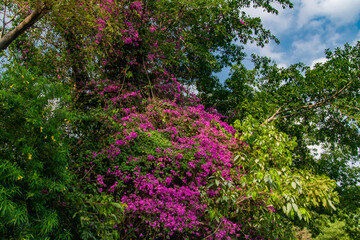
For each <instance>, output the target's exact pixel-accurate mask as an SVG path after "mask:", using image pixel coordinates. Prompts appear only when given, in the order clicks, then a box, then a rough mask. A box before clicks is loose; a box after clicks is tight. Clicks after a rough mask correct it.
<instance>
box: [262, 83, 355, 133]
mask: <svg viewBox="0 0 360 240" xmlns="http://www.w3.org/2000/svg"><path fill="white" fill-rule="evenodd" d="M353 82H354V79H352V80H351V81H350V82H348V83H347V84H346V85H345V86H344V87H343V88H341V89H340V90H338V91H336V92H335V93H334V94H333V95H332V96H331V97H329V98H327V97H326V96H325V98H324V100H322V101H320V102H317V103H314V104H311V105H302V106H300V107H297V108H295V109H294V112H293V113H291V114H289V115H285V116H281V117H280V118H288V117H293V116H296V115H299V114H301V113H305V112H308V111H310V110H311V109H313V108H317V107H320V106H322V105H324V104H326V103H328V102H329V101H331V100H333V99H335V98H336V97H338V96H339V95H341V94H342V93H343V92H344V91H345V90H346V89H347V88H348V87H349V86H350V85H351V84H352V83H353ZM284 106H285V105H284ZM281 109H282V107H280V108H279V109H278V110H276V112H275V113H274V114H273V115H272V116H271V117H270V118H268V119H266V120H265V122H264V123H263V124H261V126H264V124H266V123H270V122H272V121H274V120H276V119H278V118H279V117H277V116H278V115H280V114H283V113H286V112H289V111H291V110H292V109H290V108H289V109H285V110H283V111H280V110H281ZM301 109H306V110H305V111H304V112H296V111H298V110H301Z"/></svg>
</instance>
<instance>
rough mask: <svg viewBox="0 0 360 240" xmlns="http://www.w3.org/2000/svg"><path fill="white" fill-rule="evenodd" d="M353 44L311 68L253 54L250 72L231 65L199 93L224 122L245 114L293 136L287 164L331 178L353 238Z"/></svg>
mask: <svg viewBox="0 0 360 240" xmlns="http://www.w3.org/2000/svg"><path fill="white" fill-rule="evenodd" d="M359 47H360V44H359V43H358V44H356V45H355V46H350V45H348V44H346V45H345V46H344V48H342V49H340V48H338V49H336V50H335V51H334V52H331V51H330V50H327V51H326V53H327V58H328V59H327V61H326V62H325V63H324V64H317V65H316V66H315V67H314V69H310V68H309V67H307V66H305V65H304V64H301V63H299V64H294V65H291V66H290V67H289V68H286V69H285V68H279V67H277V65H276V64H273V63H272V62H271V61H270V59H268V58H258V57H254V63H255V68H254V69H253V70H247V69H245V68H244V66H241V65H239V66H234V68H233V73H232V75H231V76H230V78H229V79H228V80H226V82H225V86H224V87H220V88H218V89H217V90H216V91H215V92H213V94H212V95H209V93H206V92H204V93H201V94H202V95H201V98H202V99H203V101H205V102H207V103H208V104H209V106H217V107H218V108H217V109H218V110H219V111H220V112H221V113H223V114H225V115H228V116H230V118H229V119H228V121H229V122H232V121H234V119H246V118H248V117H249V116H251V117H253V118H255V119H257V121H259V122H261V125H262V126H265V125H266V124H268V123H274V124H275V127H276V128H277V129H278V130H279V131H281V132H283V133H286V134H287V135H289V137H290V139H296V141H297V147H296V148H295V152H294V161H293V165H294V166H296V167H297V168H298V169H310V170H312V171H314V172H317V173H319V174H325V175H327V176H329V177H330V178H332V179H334V180H336V181H337V185H338V187H337V191H338V192H339V194H340V202H341V204H340V206H341V207H340V210H339V211H338V213H339V215H340V216H341V217H340V219H342V218H343V217H346V216H347V217H346V218H348V219H349V222H352V224H351V227H350V225H349V226H348V227H349V231H350V228H351V229H352V232H353V235H352V237H354V238H357V235H356V234H358V230H356V229H358V224H357V223H355V219H356V217H355V216H358V213H357V212H358V210H357V209H358V208H359V205H358V201H356V200H355V199H354V198H351V197H350V198H349V196H354V197H356V196H358V194H359V188H358V186H356V183H357V182H358V180H359V168H358V167H353V165H352V164H354V163H355V162H357V158H358V155H359V142H360V141H359V140H360V139H359V137H360V134H359V131H358V126H359V92H358V88H359V84H360V82H359ZM311 146H321V148H322V149H323V152H322V154H321V155H319V156H318V157H317V158H316V157H314V155H313V154H312V153H311V149H310V148H311ZM350 206H351V207H350ZM345 209H346V210H345ZM343 210H345V212H347V213H345V212H344V211H343ZM350 216H351V217H350ZM350 219H352V220H350ZM356 232H357V233H356Z"/></svg>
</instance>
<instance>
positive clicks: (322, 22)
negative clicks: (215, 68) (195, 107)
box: [219, 0, 360, 79]
mask: <svg viewBox="0 0 360 240" xmlns="http://www.w3.org/2000/svg"><path fill="white" fill-rule="evenodd" d="M292 2H293V3H294V8H292V9H289V8H286V9H282V8H281V6H280V5H278V4H273V5H274V6H275V7H276V8H277V9H278V10H279V15H274V14H269V13H267V12H263V10H262V9H248V10H246V12H247V13H248V14H249V15H250V16H254V17H260V18H261V19H262V22H263V25H264V26H265V28H267V29H270V30H271V32H272V33H273V34H274V35H275V36H276V37H277V38H278V39H279V40H280V44H279V45H277V44H276V43H275V42H271V43H270V44H268V45H266V46H265V47H264V48H260V47H258V46H256V45H247V46H245V52H246V53H247V54H248V56H250V55H251V54H252V53H255V54H257V55H260V56H268V57H270V58H272V59H273V60H275V61H276V63H277V64H278V65H279V66H282V67H287V66H289V65H291V64H294V63H298V62H303V63H305V64H306V65H308V66H313V65H314V64H315V63H316V62H323V61H324V60H325V49H328V48H330V49H334V48H337V47H342V46H343V45H344V44H345V43H349V44H351V45H355V44H356V43H357V41H360V0H293V1H292ZM245 65H246V66H248V67H250V66H251V64H250V63H248V64H247V63H246V62H245ZM228 72H229V71H228V70H225V71H224V72H222V73H221V74H220V75H219V77H220V79H224V78H226V75H227V74H228Z"/></svg>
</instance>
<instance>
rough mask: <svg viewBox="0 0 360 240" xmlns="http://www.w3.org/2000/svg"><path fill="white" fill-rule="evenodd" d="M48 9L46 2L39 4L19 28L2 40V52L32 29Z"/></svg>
mask: <svg viewBox="0 0 360 240" xmlns="http://www.w3.org/2000/svg"><path fill="white" fill-rule="evenodd" d="M47 11H48V9H47V8H46V5H45V3H44V2H39V3H38V5H37V6H36V9H35V10H34V11H33V12H32V13H31V14H30V15H29V16H27V17H26V18H25V19H24V20H23V21H22V22H21V23H20V24H19V25H18V26H16V27H15V28H14V29H13V30H12V31H10V32H8V33H6V34H5V35H4V36H3V37H1V39H0V51H3V50H5V49H6V48H7V47H8V46H9V45H10V44H11V43H12V42H13V41H14V40H15V39H16V38H17V37H18V36H20V35H21V34H23V33H24V32H25V31H26V30H28V29H29V28H30V27H32V26H33V25H34V24H35V23H36V22H37V21H39V20H40V19H41V18H42V17H43V16H44V15H45V14H46V13H47Z"/></svg>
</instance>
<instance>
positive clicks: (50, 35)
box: [0, 0, 358, 239]
mask: <svg viewBox="0 0 360 240" xmlns="http://www.w3.org/2000/svg"><path fill="white" fill-rule="evenodd" d="M270 2H277V3H280V4H281V5H282V6H283V7H284V8H285V7H287V6H289V7H291V6H292V4H291V2H290V1H288V0H278V1H256V0H253V1H240V0H234V1H225V0H199V1H188V0H182V1H167V0H159V1H155V0H143V1H133V0H125V1H119V0H90V1H65V0H64V1H52V0H50V1H16V2H14V3H13V5H12V7H13V10H11V11H12V13H14V12H16V10H20V12H19V15H17V17H16V18H14V19H13V20H14V22H13V23H14V25H13V26H16V24H19V23H20V22H22V21H23V19H24V18H25V17H26V16H28V15H29V11H30V9H34V8H36V7H37V6H38V5H36V4H35V3H42V4H43V5H42V6H47V7H48V9H47V11H46V14H44V15H42V16H41V18H39V19H37V20H36V21H35V22H34V25H31V26H30V27H29V28H28V31H26V32H24V33H23V34H22V35H19V36H17V37H16V38H15V39H13V43H12V44H11V45H10V47H9V49H8V52H7V54H8V56H9V61H13V62H17V61H18V62H21V63H22V66H19V65H15V66H14V69H13V70H11V71H10V70H9V71H8V73H7V75H5V77H4V80H3V82H4V84H5V83H6V82H7V81H10V80H11V81H15V80H18V81H20V82H21V79H20V78H19V76H18V75H19V74H22V75H23V76H24V78H26V77H27V76H29V77H30V78H31V76H34V79H35V76H36V79H39V82H37V83H36V84H33V86H32V88H34V91H31V92H30V91H29V89H26V87H27V86H26V84H28V83H27V81H25V80H23V82H22V84H23V85H21V86H22V88H21V89H23V90H24V89H25V90H24V91H23V90H22V91H21V92H14V91H15V90H16V91H17V90H18V88H15V86H17V84H18V83H17V84H14V85H11V84H10V83H7V85H6V84H5V85H4V89H8V88H10V86H12V87H11V89H10V91H3V92H4V93H3V94H4V98H2V99H4V100H3V101H4V104H3V106H2V107H3V108H4V109H8V110H7V112H8V113H7V114H8V116H9V118H11V119H12V120H14V121H15V120H19V119H25V121H23V122H26V124H25V125H21V124H20V123H19V126H20V127H17V128H16V129H13V128H11V122H10V121H6V120H5V119H4V120H2V122H4V123H6V125H4V126H5V127H3V128H2V131H3V132H4V136H5V135H9V136H10V135H11V136H12V137H11V138H10V139H13V140H14V141H13V142H14V143H13V146H12V149H18V151H15V150H14V151H13V152H11V151H10V148H7V147H8V145H6V142H5V141H4V140H2V142H4V144H5V145H4V146H2V147H1V148H2V149H5V150H6V154H7V155H6V157H7V158H6V159H8V160H7V161H8V162H9V163H11V164H13V165H14V167H13V168H14V169H15V168H16V169H17V170H16V171H18V172H21V174H25V173H26V174H28V175H29V176H30V175H31V174H33V173H36V174H37V176H39V177H38V178H39V179H51V181H50V180H46V181H45V180H44V181H40V180H39V181H36V182H34V181H33V179H32V178H28V177H27V178H26V180H21V179H19V180H17V179H16V180H15V179H14V180H13V181H12V182H10V183H8V185H4V189H11V188H13V187H17V185H16V184H19V183H22V182H25V183H26V184H25V185H23V186H21V187H22V188H19V189H21V191H20V190H19V191H20V193H19V196H25V195H26V194H28V193H30V195H31V194H34V195H33V196H34V201H33V202H32V197H33V196H32V195H31V197H30V198H28V199H26V198H19V197H18V196H17V195H16V196H15V192H13V193H12V194H13V195H4V198H5V197H6V198H7V199H9V201H12V202H13V203H12V204H23V203H24V202H26V203H28V202H31V204H34V206H35V205H36V204H39V203H41V204H40V206H43V208H34V207H32V205H31V204H29V205H26V206H27V207H28V208H29V209H31V211H30V210H29V211H28V212H26V211H25V212H24V213H27V214H28V215H27V216H28V217H27V219H29V221H28V222H29V223H32V222H34V224H33V225H29V226H28V225H23V224H20V223H19V224H17V225H16V224H15V225H14V228H9V230H5V229H7V226H8V225H9V224H10V223H9V221H10V220H9V219H8V218H7V216H6V214H5V215H4V214H3V215H1V216H2V219H1V220H2V221H4V223H2V228H3V229H4V230H3V231H4V232H5V231H6V232H5V233H6V234H7V235H8V236H9V238H10V237H13V238H18V237H19V236H18V235H16V234H23V235H24V236H25V235H26V236H27V237H29V238H46V237H48V238H50V239H51V238H54V236H56V237H57V238H58V237H59V236H60V237H63V238H66V237H67V238H76V239H119V238H121V239H126V238H129V239H133V238H146V239H158V238H168V239H169V238H179V239H183V238H185V239H190V238H191V239H200V238H202V239H232V238H233V239H248V238H252V239H262V238H266V239H289V238H292V237H293V236H294V234H295V231H294V225H301V224H304V223H305V222H309V221H310V218H311V216H312V215H313V213H314V211H315V210H316V211H323V209H327V210H326V211H331V210H333V209H334V208H335V207H334V206H333V205H334V204H333V202H334V203H336V202H337V201H338V198H337V194H336V193H335V192H334V191H333V189H334V188H335V187H336V185H335V182H334V181H332V180H330V179H329V178H328V177H326V176H321V175H320V174H327V175H330V174H329V172H330V170H331V169H332V168H327V167H329V165H326V164H323V165H322V164H320V161H319V164H318V165H314V164H313V163H314V161H312V162H309V164H307V166H303V163H308V162H307V161H306V160H307V159H309V155H308V151H307V149H306V148H305V145H306V144H308V142H307V141H310V142H313V143H315V142H316V141H320V142H321V141H322V142H325V141H329V140H330V143H331V141H334V142H335V141H337V140H338V139H343V138H342V137H343V136H345V135H346V134H350V135H351V134H352V135H351V136H350V135H349V136H348V137H349V138H348V139H347V141H343V142H341V141H340V142H339V145H341V146H343V148H342V150H343V149H348V150H349V151H347V152H346V153H349V154H350V153H351V154H352V153H353V152H354V151H355V150H354V149H356V146H357V145H356V144H355V145H356V146H353V145H351V144H348V143H349V141H348V140H349V139H352V138H353V137H354V136H356V134H354V131H352V129H351V124H352V122H351V121H348V120H349V119H348V118H342V119H341V120H344V124H343V125H342V126H345V127H344V128H343V129H346V131H345V132H343V133H341V132H340V131H337V132H336V133H334V135H328V132H327V131H326V130H324V129H321V128H320V130H323V131H319V132H320V133H321V137H322V138H321V139H316V137H314V136H316V135H315V134H312V133H311V134H310V131H304V130H309V129H311V130H315V129H317V128H315V127H313V125H312V124H311V123H312V122H314V120H311V121H310V122H306V121H305V120H304V121H305V122H306V124H302V125H301V126H298V125H299V124H298V122H302V121H303V118H306V117H308V115H309V114H310V113H314V112H316V111H317V110H318V109H322V110H323V114H322V115H321V114H320V116H321V117H322V118H321V120H324V119H325V120H326V121H328V118H327V117H326V116H328V115H326V114H327V113H328V112H331V113H334V114H335V113H336V114H338V115H336V116H343V115H341V114H344V113H343V112H341V113H338V112H337V110H336V109H332V108H331V107H329V105H330V106H333V105H331V104H332V103H333V102H336V104H338V105H339V104H343V103H345V102H346V101H349V100H350V98H349V97H347V95H346V94H348V92H351V91H350V90H352V88H353V87H354V88H356V84H357V80H358V79H357V78H356V76H357V75H356V74H357V72H355V70H354V72H353V71H352V70H349V71H348V68H349V67H350V69H356V68H354V66H355V65H356V64H355V65H351V64H353V62H351V61H350V63H349V64H350V65H349V64H348V62H349V61H348V62H346V59H347V58H348V57H349V55H351V56H352V55H354V54H355V53H356V49H355V48H354V49H353V48H351V47H348V48H347V50H346V51H347V52H346V54H345V56H343V55H342V54H343V53H342V52H341V51H340V50H339V51H338V52H335V54H329V57H330V58H331V59H334V60H333V61H331V60H330V61H329V64H328V65H324V67H322V66H320V65H318V66H317V68H316V69H314V70H311V71H310V70H308V69H307V68H305V67H304V66H302V65H301V64H298V65H294V66H292V67H291V68H289V69H281V70H279V69H278V68H277V67H276V66H273V65H271V64H270V61H268V60H267V59H260V58H258V59H255V60H254V61H255V63H256V68H255V69H254V70H252V71H247V70H246V69H245V68H243V67H242V66H241V60H242V59H243V57H244V54H243V53H242V47H241V46H240V45H237V44H235V42H240V43H241V44H246V43H247V42H256V43H257V44H258V45H260V46H263V45H264V44H265V43H267V42H268V41H269V40H275V41H276V38H275V36H273V35H271V33H270V32H269V31H267V30H266V29H264V28H263V27H262V25H261V20H260V19H259V18H251V17H250V16H248V15H247V14H246V13H245V12H244V11H243V9H244V7H248V6H250V5H251V4H254V5H256V6H257V7H261V8H263V9H265V10H266V11H268V12H271V13H276V12H277V11H276V9H274V8H273V7H272V5H271V4H270ZM27 4H29V5H27ZM32 4H33V5H32ZM34 4H35V5H34ZM44 4H45V5H44ZM5 5H6V3H5ZM0 6H1V7H4V3H1V4H0ZM9 6H10V5H9ZM342 57H343V58H342ZM338 59H341V63H342V64H340V65H339V66H340V67H342V68H343V69H342V70H343V71H339V72H336V73H334V75H331V78H329V79H330V80H331V81H330V83H331V84H330V83H327V82H326V81H327V79H325V78H324V79H323V81H324V83H323V84H322V83H319V85H316V84H315V85H314V86H313V88H311V87H308V84H307V83H308V82H307V81H310V80H311V79H313V78H314V77H319V76H323V75H324V74H325V73H328V72H329V69H333V68H337V67H338V65H337V63H338V61H337V60H338ZM233 64H236V65H238V66H234V69H235V70H234V73H233V75H232V77H231V78H230V79H229V80H228V81H227V82H226V84H227V85H226V86H225V87H222V86H221V85H220V84H219V83H218V80H217V79H216V77H214V75H213V74H214V73H216V72H219V71H221V69H223V68H224V67H227V66H232V65H233ZM34 66H36V71H35V67H34ZM14 71H15V73H16V72H17V71H20V72H21V73H18V75H16V74H15V75H11V74H14V73H13V72H14ZM303 71H308V72H307V75H306V76H303V74H302V73H303ZM330 72H331V71H330ZM25 73H26V74H25ZM338 75H339V76H341V77H342V79H344V81H343V82H337V79H338V78H337V77H338ZM8 76H13V77H12V78H11V77H8ZM350 77H351V80H349V81H348V82H345V81H346V80H347V79H349V78H350ZM6 79H7V80H6ZM9 79H10V80H9ZM270 79H271V81H270ZM273 79H274V80H273ZM309 79H310V80H309ZM28 82H30V81H28ZM180 82H181V83H185V84H193V83H194V84H195V85H196V87H197V90H198V91H199V92H200V94H199V97H200V98H201V100H202V101H203V102H204V103H205V104H206V105H207V106H214V107H216V108H217V109H218V110H219V111H220V112H221V113H225V114H226V115H229V114H227V113H229V112H233V110H236V111H237V112H236V114H234V115H231V116H230V118H229V119H228V120H229V122H234V120H235V119H240V121H235V124H234V127H235V128H233V127H231V126H230V125H228V123H225V122H223V120H222V116H221V115H220V114H218V113H217V112H216V110H214V109H208V110H205V107H204V106H202V105H199V102H198V98H197V97H195V96H193V95H192V94H190V93H189V91H188V90H186V87H184V86H183V85H181V84H180ZM63 84H67V86H71V88H70V87H68V88H66V89H64V88H62V86H63ZM324 84H325V85H324ZM326 84H329V85H330V87H329V89H327V90H326V91H325V97H323V94H322V93H321V92H319V90H318V89H319V88H321V89H325V88H324V86H326ZM354 84H355V85H354ZM19 86H20V85H19ZM297 87H306V88H304V89H305V90H306V92H305V93H304V92H303V93H302V92H301V91H298V90H297ZM339 87H340V88H339ZM50 90H54V91H55V90H57V91H58V92H56V91H55V92H54V94H55V93H56V94H55V95H52V92H51V91H50ZM15 93H19V94H20V93H21V95H11V94H15ZM58 93H59V94H61V95H63V96H71V102H67V101H66V100H64V99H60V103H61V104H62V106H63V104H68V106H67V107H68V108H67V110H68V112H66V113H64V112H62V109H64V108H62V107H56V108H53V109H48V108H47V106H49V105H48V99H53V97H55V96H59V95H57V94H58ZM284 93H285V94H286V96H285V95H284V96H283V95H282V94H284ZM345 93H346V94H345ZM47 94H49V95H47ZM326 94H328V95H326ZM7 95H10V96H16V99H18V98H19V102H17V105H16V106H17V108H18V109H20V110H19V111H18V112H15V113H12V112H10V110H9V109H10V105H9V104H12V101H14V102H15V100H13V99H15V97H14V98H10V97H9V100H6V101H5V96H6V99H7ZM20 96H21V97H23V98H24V99H26V101H29V102H30V103H31V104H30V105H26V104H23V103H22V101H21V100H22V98H20ZM43 96H44V98H43ZM47 96H48V97H47ZM333 96H334V97H333ZM354 96H355V97H356V96H357V95H354ZM342 97H344V98H342ZM44 99H45V100H44ZM338 99H341V101H335V100H338ZM223 100H226V101H224V102H223V103H222V101H223ZM300 100H301V101H300ZM41 101H43V102H41ZM284 101H288V103H287V102H284ZM314 101H315V102H314ZM317 101H318V102H317ZM24 102H25V100H24ZM318 103H319V104H318ZM330 103H331V104H330ZM277 104H280V105H277ZM284 104H285V105H284ZM336 104H335V105H336ZM354 104H355V105H351V106H353V107H358V106H356V102H354ZM336 106H337V105H336ZM280 107H281V108H280ZM284 107H286V109H283V108H284ZM318 107H323V108H318ZM28 109H30V110H31V111H30V112H31V115H29V116H28V115H26V114H30V113H29V111H28ZM278 109H279V110H278ZM308 109H310V110H311V111H307V110H308ZM315 109H316V110H315ZM348 110H349V109H348ZM42 111H45V113H46V111H47V113H48V115H46V114H44V115H45V118H42V119H41V118H39V119H38V118H37V117H38V114H39V113H40V112H42ZM349 111H350V110H349ZM349 111H346V112H345V113H346V114H348V115H349V116H350V115H351V114H353V112H349ZM316 113H317V112H316ZM281 114H282V115H281ZM339 114H340V115H339ZM23 115H25V116H24V117H23ZM40 115H41V114H40ZM65 116H66V117H65ZM251 116H252V117H251ZM293 116H295V117H297V118H290V117H293ZM310 116H311V115H310ZM351 116H353V115H351ZM64 118H66V119H70V120H66V122H63V121H56V120H59V119H61V120H62V119H64ZM27 119H30V120H29V121H27ZM289 119H290V120H289ZM287 120H289V121H287ZM353 121H355V120H353ZM15 122H16V121H15ZM326 123H327V122H326ZM45 127H46V128H45ZM37 129H40V132H39V131H37ZM45 129H46V131H48V132H46V134H47V135H45V136H47V138H46V139H43V138H45V136H43V134H45ZM11 131H14V133H13V132H11ZM16 131H18V132H16ZM60 132H61V134H60ZM304 132H305V133H306V134H305V135H304V134H303V133H304ZM21 134H23V135H25V140H26V141H27V142H29V144H28V143H26V144H24V141H23V140H21V141H17V140H16V139H22V136H21V137H19V136H20V135H21ZM48 134H51V136H53V137H54V138H49V136H50V135H48ZM331 134H332V133H331ZM44 140H46V141H45V142H44ZM55 140H56V141H55ZM68 140H69V141H70V143H71V144H70V145H69V146H67V144H66V143H67V141H68ZM60 141H61V143H62V145H61V146H59V145H56V144H57V143H59V142H60ZM30 143H31V144H30ZM305 143H306V144H305ZM316 143H317V142H316ZM336 143H338V142H336ZM24 146H26V147H24ZM35 146H36V147H35ZM67 147H69V149H68V148H67ZM30 150H31V151H32V152H31V153H28V152H24V151H30ZM14 152H15V153H18V152H20V153H22V152H24V157H22V158H21V157H20V156H21V155H20V156H19V157H18V156H15V155H11V154H15V153H14ZM10 153H11V154H10ZM50 153H51V155H50ZM4 154H5V153H4ZM26 154H27V155H28V160H33V161H34V160H38V163H39V164H38V165H37V164H33V165H31V166H28V165H24V166H20V165H19V167H17V166H18V165H16V164H20V162H21V161H22V162H21V163H23V160H24V159H23V158H26V156H25V155H26ZM29 154H31V155H29ZM17 157H18V158H17ZM35 157H36V158H35ZM40 157H41V158H40ZM42 157H44V158H42ZM29 158H30V159H29ZM48 159H52V161H50V162H49V161H48ZM18 161H20V162H19V163H18ZM40 163H41V164H40ZM11 164H9V165H6V166H5V165H4V166H2V167H3V168H2V169H5V170H6V169H8V168H9V167H8V166H12V165H11ZM51 164H56V165H55V166H52V165H51ZM50 166H51V169H49V167H50ZM295 166H296V167H297V168H295ZM315 166H316V167H315ZM66 167H68V169H66ZM5 170H4V171H5ZM6 171H10V170H9V169H8V170H6ZM16 171H14V173H16ZM22 172H24V173H22ZM345 172H346V174H344V175H342V176H337V177H339V179H340V178H341V179H342V180H344V182H346V183H348V182H351V181H353V179H356V176H357V175H356V172H354V174H353V175H351V177H347V176H350V175H348V172H347V171H345ZM28 175H26V176H28ZM21 176H23V175H21ZM70 176H73V179H70ZM23 178H24V179H25V177H23ZM28 179H29V180H28ZM334 179H335V180H338V178H334ZM70 180H71V184H69V181H70ZM19 181H20V182H19ZM49 182H51V184H50V183H49ZM4 184H5V183H4ZM49 184H50V185H49ZM64 187H65V190H64ZM38 189H45V190H47V191H48V192H47V193H46V194H41V193H40V192H39V191H38ZM62 190H64V191H62ZM14 191H15V190H14ZM10 192H11V190H10ZM30 195H29V196H30ZM45 200H47V202H45ZM59 200H60V203H61V204H60V205H59V204H58V203H56V201H59ZM5 202H6V201H5ZM36 206H38V205H36ZM3 209H5V208H3ZM17 209H20V208H17ZM47 211H51V212H52V213H53V215H51V216H53V219H55V220H56V221H55V220H54V221H53V227H51V226H50V225H49V224H48V225H46V224H47V221H41V222H39V221H36V220H38V218H42V217H43V216H46V212H47ZM69 216H70V217H72V218H70V217H69ZM3 219H4V220H3ZM18 219H21V218H20V217H19V218H18ZM24 219H25V218H24ZM347 219H350V218H347ZM19 221H20V220H19ZM23 221H25V220H23ZM41 223H42V224H43V225H44V224H45V225H46V226H47V227H43V228H42V229H43V230H42V231H41V227H38V225H39V224H40V225H41ZM36 224H38V225H36ZM40 225H39V226H40ZM20 226H25V227H26V229H25V230H24V231H19V230H18V228H20ZM39 229H40V230H39ZM60 229H66V231H65V233H64V232H61V233H60ZM36 234H38V235H36ZM57 234H58V235H57ZM61 234H62V235H61Z"/></svg>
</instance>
